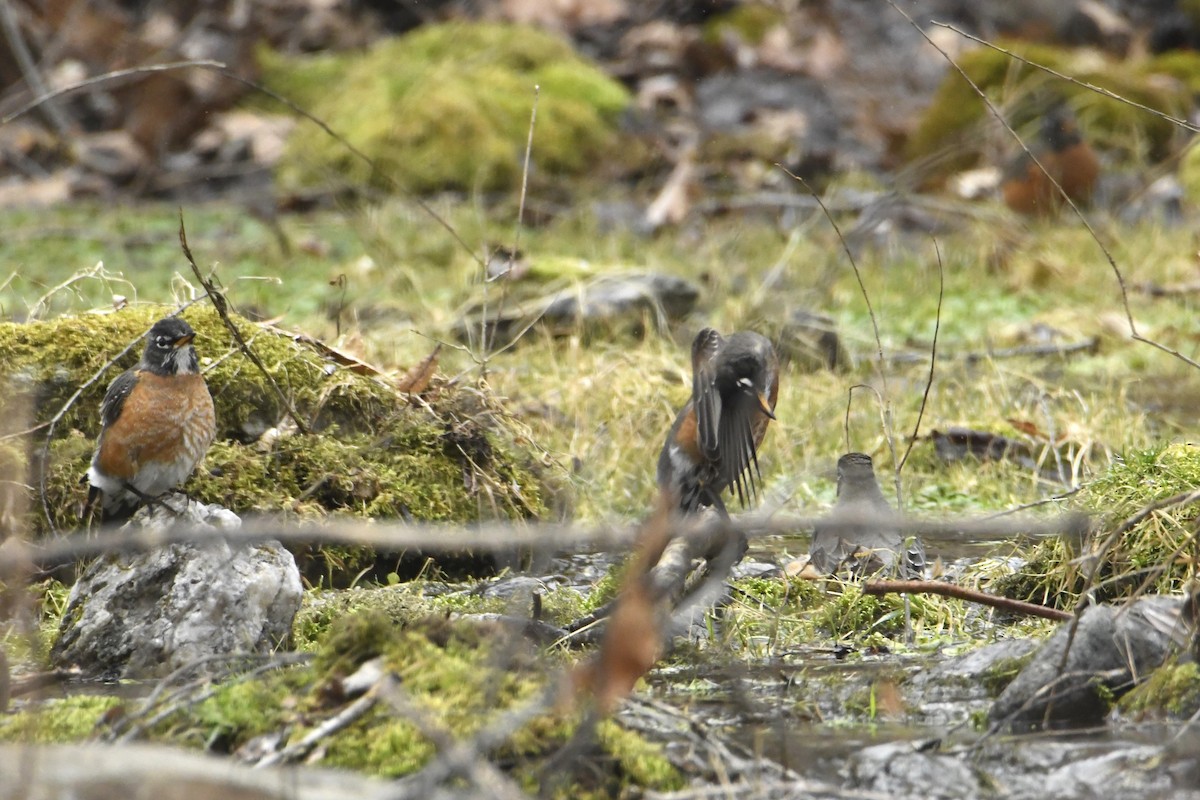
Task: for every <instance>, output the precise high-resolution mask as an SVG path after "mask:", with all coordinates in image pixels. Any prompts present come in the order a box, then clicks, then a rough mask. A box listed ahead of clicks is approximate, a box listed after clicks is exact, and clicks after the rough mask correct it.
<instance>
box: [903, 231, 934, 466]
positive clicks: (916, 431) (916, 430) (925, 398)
mask: <svg viewBox="0 0 1200 800" xmlns="http://www.w3.org/2000/svg"><path fill="white" fill-rule="evenodd" d="M933 249H934V251H935V252H936V253H937V264H938V302H937V313H936V314H935V315H934V318H933V344H931V345H930V346H929V379H928V380H926V381H925V391H924V392H923V393H922V394H921V407H920V408H919V409H917V421H916V423H915V424H914V425H913V432H912V436H910V437H909V439H908V447H906V448H905V449H904V457H903V458H901V459H900V463H899V464H897V465H896V475H897V476H899V474H900V471H901V470H902V469H904V465H905V464H906V463H907V462H908V454H909V453H911V452H912V449H913V446H914V445H915V444H916V443H917V437H918V436H919V435H920V434H921V420H922V419H924V418H925V407H926V406H927V405H929V391H930V389H932V388H933V372H934V367H935V366H936V365H937V345H938V333H939V332H940V331H941V329H942V298H943V297H945V296H946V272H945V269H944V268H943V266H942V248H940V247H938V242H937V239H936V238H935V239H934V240H933Z"/></svg>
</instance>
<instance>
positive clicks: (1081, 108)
mask: <svg viewBox="0 0 1200 800" xmlns="http://www.w3.org/2000/svg"><path fill="white" fill-rule="evenodd" d="M999 45H1000V46H1001V47H1004V48H1005V49H1008V50H1010V51H1012V52H1013V53H1015V54H1016V55H1018V56H1020V57H1022V58H1025V59H1028V60H1029V61H1032V62H1034V63H1036V64H1041V65H1044V66H1046V67H1049V68H1050V69H1053V70H1056V71H1058V72H1061V73H1063V74H1066V75H1071V76H1072V77H1075V78H1077V79H1079V80H1080V81H1086V82H1088V83H1091V84H1093V85H1095V86H1099V87H1101V88H1103V89H1107V90H1109V91H1111V92H1114V93H1115V94H1117V95H1119V96H1121V97H1123V98H1127V99H1129V100H1132V101H1134V102H1136V103H1141V104H1143V105H1146V106H1149V107H1150V108H1153V109H1156V110H1158V111H1162V112H1165V113H1168V114H1173V115H1176V116H1178V115H1179V114H1180V113H1182V112H1184V111H1185V110H1186V109H1187V108H1188V107H1189V106H1190V98H1189V94H1188V92H1189V90H1188V87H1187V86H1186V85H1185V84H1183V83H1178V84H1176V85H1174V86H1172V85H1170V84H1169V83H1168V82H1164V81H1161V80H1157V81H1156V80H1151V79H1150V77H1151V76H1153V75H1155V74H1158V73H1160V72H1170V71H1172V70H1175V69H1179V68H1181V66H1180V65H1178V64H1176V63H1174V62H1171V61H1169V60H1165V61H1162V62H1154V61H1151V62H1143V63H1141V64H1135V65H1133V66H1132V67H1131V65H1130V64H1129V63H1128V62H1115V61H1114V62H1107V61H1106V62H1102V63H1100V64H1099V65H1097V63H1096V59H1095V55H1094V53H1093V52H1092V51H1085V50H1080V51H1073V50H1070V49H1067V48H1060V47H1052V46H1048V45H1041V44H1032V43H1028V42H1005V41H1001V42H999ZM957 61H958V64H959V66H961V67H962V69H963V72H964V73H965V74H966V75H967V76H968V77H969V78H970V79H971V81H972V82H973V83H975V85H976V86H978V87H979V88H980V89H981V90H983V92H984V93H985V94H986V95H987V96H988V97H989V99H991V101H992V102H993V104H996V105H997V106H1001V107H1003V106H1005V105H1011V106H1012V109H1013V110H1012V113H1011V115H1010V118H1009V120H1008V121H1009V123H1010V124H1011V125H1012V126H1013V128H1014V129H1015V130H1016V131H1017V132H1018V133H1020V134H1022V135H1023V137H1024V138H1025V139H1026V141H1027V142H1029V143H1032V142H1033V141H1035V140H1036V132H1037V123H1036V120H1035V119H1034V117H1035V115H1037V114H1038V113H1040V111H1041V110H1042V109H1043V108H1045V106H1046V104H1047V103H1048V102H1050V101H1051V99H1053V100H1065V101H1067V102H1068V103H1070V105H1071V106H1072V107H1073V108H1074V109H1075V110H1076V111H1077V113H1079V115H1080V117H1081V121H1082V127H1083V128H1084V129H1085V130H1086V132H1087V134H1088V137H1089V139H1090V140H1092V141H1093V143H1096V144H1098V145H1099V146H1100V147H1101V149H1104V150H1112V149H1121V150H1125V151H1127V152H1131V153H1133V154H1134V155H1135V156H1139V157H1141V158H1162V157H1163V156H1165V155H1166V153H1167V150H1168V144H1169V143H1170V141H1171V139H1172V137H1173V136H1174V133H1175V129H1174V126H1173V125H1172V124H1171V123H1170V122H1167V121H1166V120H1163V119H1161V118H1160V117H1157V116H1154V115H1151V114H1146V113H1145V112H1143V111H1141V110H1140V109H1137V108H1135V107H1133V106H1131V105H1129V104H1128V103H1126V102H1123V101H1119V100H1112V99H1110V98H1107V97H1104V96H1102V95H1099V94H1096V93H1094V92H1092V91H1091V90H1089V89H1085V88H1084V87H1083V86H1079V85H1076V84H1071V83H1067V82H1066V81H1062V80H1059V79H1057V78H1054V77H1053V76H1051V75H1049V74H1048V73H1046V72H1043V71H1042V70H1040V69H1038V68H1036V67H1033V66H1029V65H1027V64H1024V63H1022V62H1020V61H1017V60H1015V59H1013V58H1010V57H1009V56H1008V55H1006V54H1005V53H1001V52H998V51H996V50H993V49H991V48H988V47H980V48H977V49H975V50H971V51H969V52H967V53H964V54H963V55H962V56H961V57H959V58H958V59H957ZM1014 98H1016V99H1017V102H1015V103H1013V102H1012V101H1013V100H1014ZM979 125H997V126H998V125H999V123H997V122H995V121H994V120H993V119H992V117H991V115H990V114H989V113H988V112H987V110H986V108H985V107H984V105H983V103H982V101H981V100H980V99H979V95H978V94H976V92H975V90H974V89H973V88H971V86H969V85H968V84H967V82H966V81H964V80H963V77H962V75H960V74H959V73H958V71H957V70H949V71H947V73H946V77H945V78H944V79H943V81H942V84H941V86H939V87H938V90H937V91H936V92H935V93H934V96H933V99H932V100H931V101H930V104H929V106H928V108H927V109H926V111H925V114H924V115H923V116H922V117H921V120H920V121H919V122H918V124H917V127H916V129H915V130H914V132H913V134H912V136H911V137H910V138H909V140H908V142H907V144H906V148H905V149H906V153H907V155H908V157H909V159H911V160H916V159H929V158H933V157H935V156H945V155H946V154H947V153H950V154H951V157H950V158H947V159H943V160H942V161H940V162H939V164H938V167H937V170H936V171H937V172H938V173H939V174H942V175H944V174H947V173H948V172H949V171H952V170H953V169H956V168H961V167H963V166H966V165H969V164H971V163H973V162H974V161H975V159H976V158H977V157H978V156H979V155H980V152H979V151H973V150H965V149H964V148H963V147H962V145H961V142H963V141H964V137H965V136H966V134H967V133H968V132H969V131H971V130H972V129H974V128H975V127H976V126H979ZM976 139H979V140H980V141H982V139H981V138H980V137H976ZM1014 147H1015V144H1014Z"/></svg>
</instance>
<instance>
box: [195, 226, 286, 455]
mask: <svg viewBox="0 0 1200 800" xmlns="http://www.w3.org/2000/svg"><path fill="white" fill-rule="evenodd" d="M179 246H180V247H182V248H183V255H184V257H185V258H187V261H188V264H190V265H191V267H192V272H193V273H194V274H195V276H196V280H198V281H200V285H201V286H203V287H204V292H205V294H207V295H208V299H209V300H211V301H212V304H213V308H215V309H216V310H217V314H219V315H220V317H221V322H223V323H224V324H225V328H226V329H227V330H228V331H229V333H230V335H232V336H233V339H234V341H235V342H237V343H238V347H239V348H241V351H242V353H243V354H245V356H246V358H248V359H250V361H251V363H253V364H254V366H256V367H257V368H258V371H259V372H261V373H262V374H263V377H264V378H266V379H267V383H268V384H269V385H270V386H271V389H272V391H274V392H275V396H276V398H278V399H279V402H280V404H281V405H282V406H283V408H284V409H285V410H286V411H287V413H288V416H289V417H291V418H292V421H293V422H295V423H296V428H297V429H299V431H300V432H301V433H309V428H308V423H306V422H305V421H304V420H303V419H301V418H300V414H298V413H297V412H296V409H295V407H294V406H293V405H292V401H291V400H289V399H288V397H287V395H285V394H284V393H283V389H281V388H280V386H279V384H278V383H277V382H276V381H275V376H274V375H272V374H271V372H270V370H268V369H267V367H266V365H265V364H263V362H262V359H260V358H259V357H258V353H255V352H254V350H252V349H251V348H250V345H249V344H248V343H247V342H246V340H245V338H244V337H243V336H242V332H241V331H240V330H238V327H237V325H234V324H233V320H231V319H230V318H229V310H228V308H227V304H226V302H225V295H223V294H221V292H220V291H219V290H218V289H217V287H216V286H215V285H214V284H213V282H212V280H210V279H208V278H205V277H204V276H203V275H201V274H200V267H198V266H196V259H195V258H194V257H193V256H192V250H191V248H190V247H188V243H187V231H186V230H184V227H183V209H180V210H179Z"/></svg>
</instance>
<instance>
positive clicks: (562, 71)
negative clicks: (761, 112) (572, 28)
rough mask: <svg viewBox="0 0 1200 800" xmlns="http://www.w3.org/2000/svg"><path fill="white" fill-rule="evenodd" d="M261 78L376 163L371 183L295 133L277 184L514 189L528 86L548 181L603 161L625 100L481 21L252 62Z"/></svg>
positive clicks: (521, 35) (566, 50)
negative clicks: (360, 46)
mask: <svg viewBox="0 0 1200 800" xmlns="http://www.w3.org/2000/svg"><path fill="white" fill-rule="evenodd" d="M260 60H261V62H262V65H263V70H264V81H265V82H266V84H267V85H268V86H271V87H272V88H274V89H276V90H277V91H279V92H280V93H281V94H284V95H286V96H288V97H289V98H290V99H293V100H295V101H297V102H299V103H300V104H301V105H303V106H304V107H306V108H308V109H310V110H311V111H312V112H313V113H314V114H316V115H317V116H318V117H320V118H322V119H325V120H327V121H329V122H330V124H331V125H332V127H333V128H334V129H335V130H337V131H339V132H340V133H342V134H343V135H345V136H346V137H347V139H348V140H349V141H350V142H351V143H352V144H353V145H354V146H355V147H357V148H359V149H360V150H362V151H363V152H365V153H366V154H367V155H369V156H370V157H371V158H372V159H374V160H375V162H376V164H377V165H378V168H379V173H376V174H372V173H371V171H370V168H369V167H367V166H366V165H365V164H364V163H363V162H361V161H360V160H359V159H357V158H355V157H354V156H353V155H352V154H351V153H350V152H348V150H347V149H346V147H345V146H344V145H342V144H340V143H338V142H336V141H334V140H333V139H332V138H330V137H329V136H327V135H326V134H325V133H324V132H322V131H321V130H319V129H318V128H317V127H316V126H312V125H301V126H300V127H299V128H298V129H297V130H296V131H295V132H294V133H293V135H292V137H291V139H290V140H289V142H288V151H287V155H285V157H284V161H283V163H282V165H281V167H280V179H281V181H282V182H283V183H284V184H285V185H311V184H314V183H316V184H321V183H326V182H328V180H329V179H330V177H331V176H335V175H336V176H338V177H339V179H343V180H350V181H352V182H355V183H372V184H374V185H377V186H381V187H383V188H389V189H390V188H391V185H390V183H389V181H388V180H385V179H384V176H387V177H388V178H394V179H395V180H397V181H398V182H399V184H400V185H401V186H402V187H404V188H405V189H408V190H411V191H417V192H428V191H434V190H439V189H445V188H458V189H473V188H477V187H482V188H485V189H496V188H502V187H507V186H512V185H515V181H516V179H517V178H518V177H519V175H520V171H521V163H522V157H521V156H522V153H523V150H524V146H525V142H526V138H527V136H528V127H529V119H530V112H531V110H532V107H533V102H534V87H535V86H538V87H540V88H539V100H538V120H537V128H536V131H535V138H534V151H533V160H534V163H535V164H536V165H537V168H538V170H539V171H544V172H547V173H550V174H555V173H558V174H561V173H579V172H583V171H585V170H587V169H589V168H591V167H592V166H593V165H595V164H596V163H597V162H598V161H602V160H604V156H605V155H606V154H611V153H612V152H613V150H612V148H613V145H614V143H615V136H616V134H615V128H614V122H615V120H616V116H617V114H618V113H619V112H620V111H621V109H623V108H624V107H625V105H626V103H627V102H628V94H627V92H626V91H625V90H624V89H623V88H622V87H621V86H620V84H618V83H616V82H615V81H613V80H612V79H610V78H608V77H606V76H605V75H604V74H603V73H602V72H601V71H600V70H599V69H597V68H596V67H594V66H592V65H590V64H588V63H587V62H586V61H584V60H583V59H582V58H580V57H579V56H577V55H575V54H574V53H573V52H572V50H571V48H570V45H569V44H567V43H566V42H565V41H563V40H560V39H558V38H556V37H554V36H551V35H549V34H546V33H542V32H539V31H536V30H533V29H530V28H523V27H519V26H514V25H500V24H486V23H454V24H442V25H426V26H422V27H421V28H420V29H418V30H417V31H415V32H413V33H411V34H408V35H406V36H404V37H401V38H398V39H388V40H384V41H381V42H379V43H378V44H376V45H374V46H373V47H372V48H371V49H370V50H368V51H367V52H366V53H365V54H362V55H361V56H360V55H353V56H344V55H343V56H329V55H321V56H316V57H311V58H310V57H304V58H291V57H284V56H281V55H278V54H275V53H272V52H270V51H263V52H261V53H260Z"/></svg>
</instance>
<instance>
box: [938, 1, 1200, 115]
mask: <svg viewBox="0 0 1200 800" xmlns="http://www.w3.org/2000/svg"><path fill="white" fill-rule="evenodd" d="M930 24H931V25H934V26H936V27H938V28H946V29H947V30H951V31H954V32H955V33H957V34H958V35H959V36H961V37H963V38H964V39H970V40H971V41H972V42H975V43H976V44H981V45H983V46H984V47H988V48H991V49H992V50H995V51H996V52H998V53H1003V54H1004V55H1006V56H1008V57H1009V58H1011V59H1012V60H1013V61H1020V62H1021V63H1022V64H1025V65H1026V66H1030V67H1033V68H1034V69H1040V70H1041V71H1042V72H1045V73H1046V74H1048V75H1053V76H1054V77H1055V78H1059V79H1061V80H1064V81H1066V82H1067V83H1073V84H1075V85H1076V86H1081V87H1083V88H1084V89H1087V90H1088V91H1091V92H1095V93H1096V94H1101V95H1104V96H1105V97H1107V98H1109V99H1110V100H1116V101H1118V102H1121V103H1125V104H1126V105H1129V106H1133V107H1134V108H1136V109H1138V110H1140V111H1145V112H1147V113H1149V114H1153V115H1154V116H1156V117H1158V118H1160V119H1163V120H1166V121H1167V122H1170V123H1171V124H1172V125H1178V126H1179V127H1181V128H1185V129H1187V130H1189V131H1191V132H1193V133H1200V127H1196V126H1195V125H1193V124H1192V123H1190V122H1188V121H1187V120H1186V119H1180V118H1179V117H1173V116H1171V115H1170V114H1167V113H1164V112H1162V111H1159V110H1158V109H1157V108H1151V107H1150V106H1148V105H1145V104H1143V103H1139V102H1137V101H1136V100H1130V99H1129V98H1128V97H1122V96H1121V95H1119V94H1117V93H1116V92H1111V91H1109V90H1108V89H1105V88H1104V87H1103V86H1097V85H1096V84H1094V83H1088V82H1087V81H1081V80H1079V79H1078V78H1075V77H1072V76H1070V75H1066V74H1064V73H1062V72H1059V71H1058V70H1056V69H1052V68H1051V67H1047V66H1046V65H1045V64H1039V63H1038V62H1036V61H1030V60H1029V59H1027V58H1025V57H1024V56H1021V55H1018V54H1017V53H1014V52H1013V51H1012V50H1008V49H1006V48H1003V47H1000V46H999V45H996V44H993V43H992V42H989V41H988V40H987V39H981V38H979V37H978V36H973V35H972V34H970V33H967V32H966V31H964V30H963V29H962V28H959V27H958V26H956V25H951V24H950V23H948V22H939V21H938V20H936V19H935V20H930Z"/></svg>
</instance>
